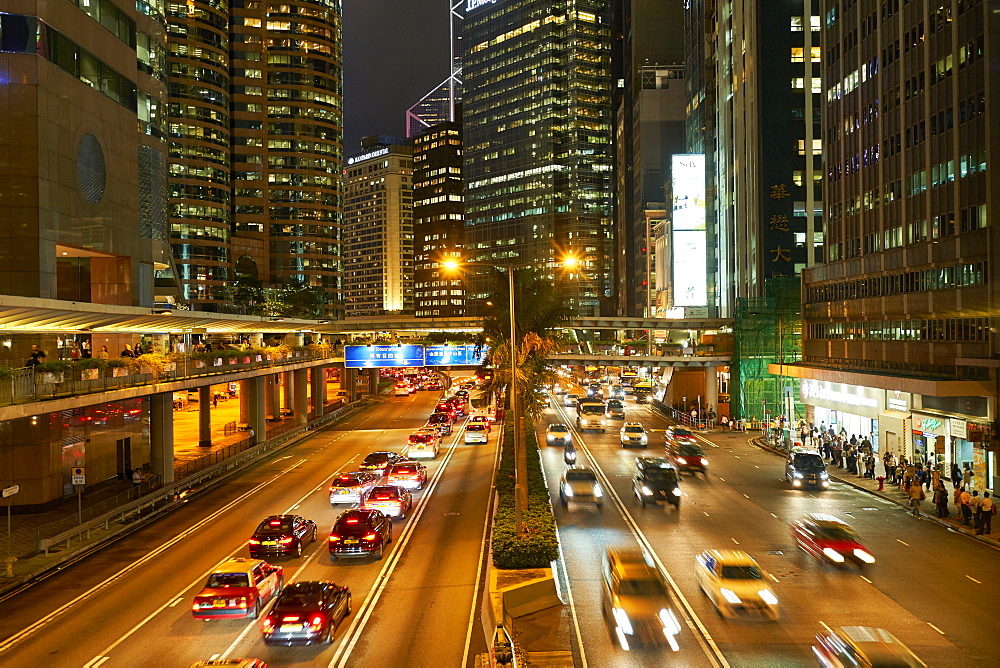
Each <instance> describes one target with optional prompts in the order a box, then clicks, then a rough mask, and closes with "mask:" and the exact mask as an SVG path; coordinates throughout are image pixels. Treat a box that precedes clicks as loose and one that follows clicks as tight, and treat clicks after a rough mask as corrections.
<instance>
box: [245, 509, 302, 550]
mask: <svg viewBox="0 0 1000 668" xmlns="http://www.w3.org/2000/svg"><path fill="white" fill-rule="evenodd" d="M315 540H316V523H315V522H313V521H312V520H307V519H305V518H304V517H301V516H299V515H271V516H270V517H268V518H266V519H265V520H264V521H263V522H261V523H260V524H259V525H258V526H257V530H256V531H254V532H253V536H252V537H251V538H250V556H251V557H253V558H254V559H257V558H260V557H271V556H281V555H285V554H294V555H295V556H296V557H298V556H301V555H302V547H303V546H304V545H307V544H308V543H312V542H314V541H315Z"/></svg>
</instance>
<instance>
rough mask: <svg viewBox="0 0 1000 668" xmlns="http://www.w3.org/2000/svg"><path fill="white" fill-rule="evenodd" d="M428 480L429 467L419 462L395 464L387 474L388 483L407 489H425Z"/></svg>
mask: <svg viewBox="0 0 1000 668" xmlns="http://www.w3.org/2000/svg"><path fill="white" fill-rule="evenodd" d="M426 482H427V467H426V466H424V465H423V464H418V463H417V462H399V463H398V464H393V465H392V468H390V469H389V473H388V474H387V475H386V484H387V485H395V486H396V487H404V488H406V489H423V488H424V484H425V483H426Z"/></svg>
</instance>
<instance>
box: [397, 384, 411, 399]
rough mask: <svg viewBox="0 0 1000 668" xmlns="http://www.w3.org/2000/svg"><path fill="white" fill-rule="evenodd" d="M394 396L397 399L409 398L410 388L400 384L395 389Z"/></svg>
mask: <svg viewBox="0 0 1000 668" xmlns="http://www.w3.org/2000/svg"><path fill="white" fill-rule="evenodd" d="M393 394H394V395H396V396H397V397H408V396H410V386H409V385H403V384H402V383H400V384H399V385H396V387H395V388H394V389H393Z"/></svg>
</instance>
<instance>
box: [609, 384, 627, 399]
mask: <svg viewBox="0 0 1000 668" xmlns="http://www.w3.org/2000/svg"><path fill="white" fill-rule="evenodd" d="M611 398H612V399H625V388H624V387H622V386H621V385H612V386H611Z"/></svg>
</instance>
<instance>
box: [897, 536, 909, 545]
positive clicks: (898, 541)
mask: <svg viewBox="0 0 1000 668" xmlns="http://www.w3.org/2000/svg"><path fill="white" fill-rule="evenodd" d="M896 542H897V543H903V545H905V546H906V547H909V546H910V544H909V543H906V542H904V541H901V540H899V539H898V538H897V539H896Z"/></svg>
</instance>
